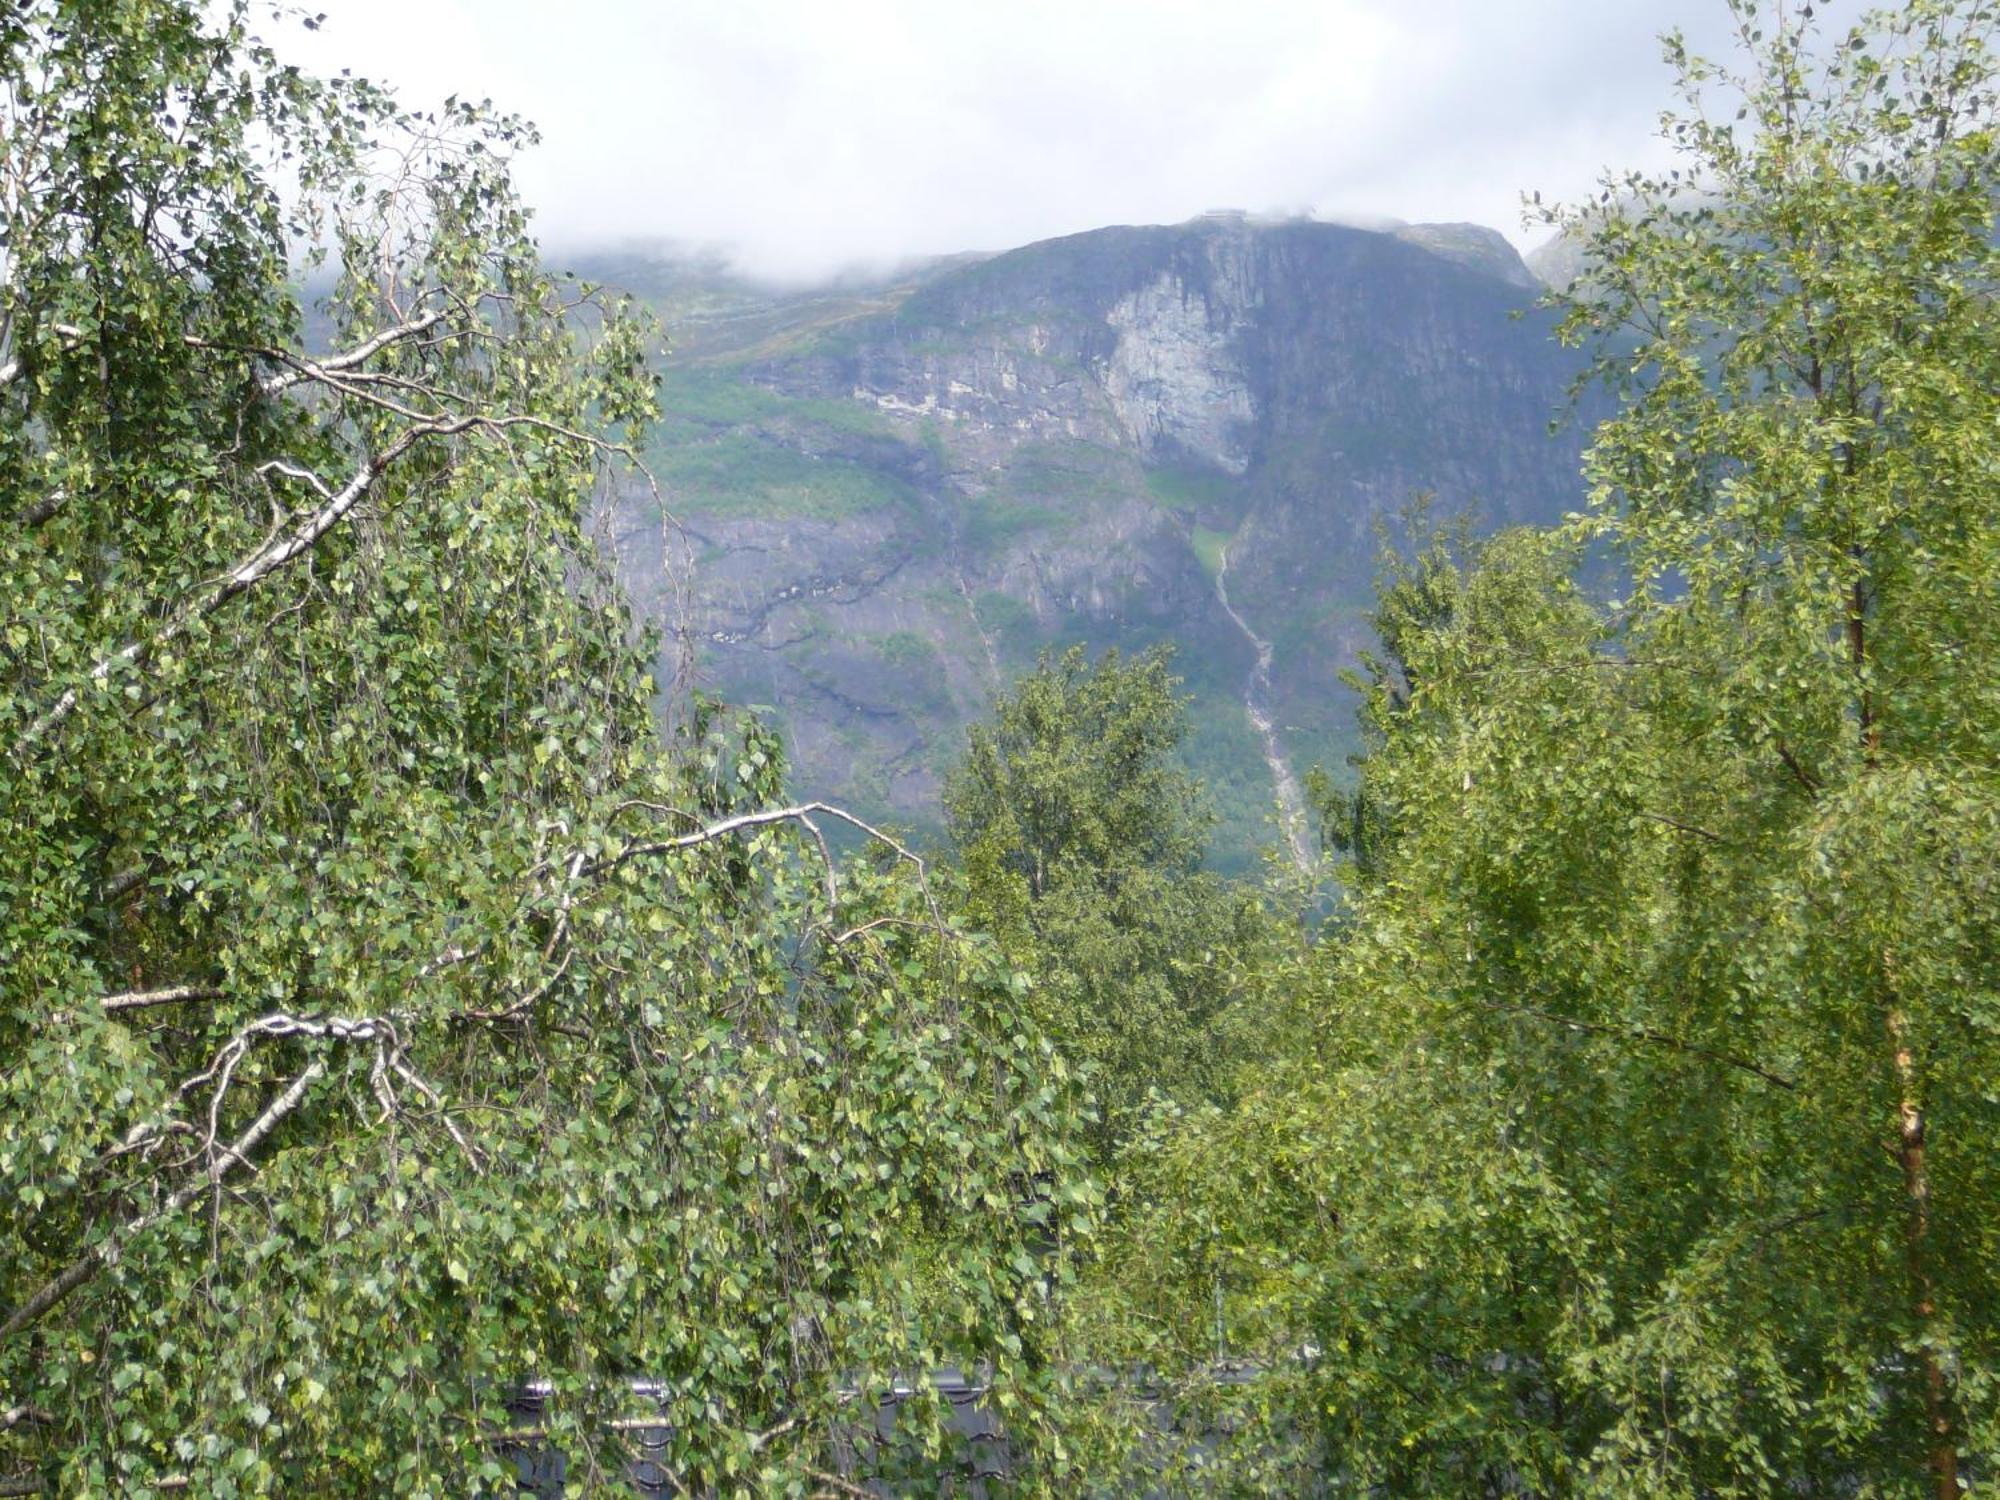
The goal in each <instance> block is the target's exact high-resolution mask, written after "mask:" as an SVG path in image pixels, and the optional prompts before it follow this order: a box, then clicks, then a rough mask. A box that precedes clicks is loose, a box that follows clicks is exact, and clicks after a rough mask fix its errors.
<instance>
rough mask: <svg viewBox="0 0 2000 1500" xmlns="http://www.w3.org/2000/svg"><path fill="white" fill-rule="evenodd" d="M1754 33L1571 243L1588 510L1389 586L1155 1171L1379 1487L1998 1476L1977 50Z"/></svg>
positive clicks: (1800, 1489)
mask: <svg viewBox="0 0 2000 1500" xmlns="http://www.w3.org/2000/svg"><path fill="white" fill-rule="evenodd" d="M1738 13H1739V16H1740V18H1741V24H1742V33H1743V35H1742V43H1743V56H1744V57H1746V58H1747V59H1748V67H1747V70H1746V72H1745V73H1744V74H1743V75H1741V76H1732V75H1730V74H1727V73H1724V72H1722V71H1721V70H1718V69H1716V68H1714V67H1712V66H1710V65H1708V64H1704V63H1701V62H1698V61H1696V60H1693V59H1690V58H1686V57H1685V56H1683V55H1682V54H1681V52H1680V49H1679V48H1678V46H1677V45H1674V46H1672V47H1670V55H1671V56H1673V58H1674V59H1675V61H1677V62H1678V63H1679V64H1680V66H1681V68H1682V73H1683V78H1684V80H1685V82H1686V83H1687V85H1688V87H1689V90H1690V105H1691V107H1690V109H1689V111H1688V112H1687V113H1686V114H1685V115H1684V116H1681V117H1677V118H1676V117H1670V119H1669V125H1668V129H1669V139H1670V140H1671V141H1673V142H1674V143H1676V144H1677V145H1678V146H1680V147H1681V148H1682V149H1683V150H1684V152H1685V153H1686V154H1685V157H1684V159H1683V169H1681V170H1676V171H1675V172H1673V173H1671V174H1669V175H1668V176H1667V177H1665V178H1663V179H1659V180H1652V179H1647V178H1644V177H1631V178H1626V179H1621V180H1619V181H1617V182H1614V183H1613V184H1611V185H1610V186H1609V187H1608V188H1607V191H1606V194H1605V196H1604V198H1603V199H1602V200H1600V201H1599V202H1598V203H1596V204H1594V205H1592V206H1590V207H1588V208H1586V209H1585V210H1583V211H1581V212H1578V213H1574V214H1569V215H1559V216H1558V222H1560V223H1561V224H1562V225H1564V227H1565V228H1566V231H1567V232H1568V233H1569V234H1570V235H1572V236H1573V237H1574V238H1575V239H1576V240H1577V241H1578V242H1579V243H1580V244H1581V245H1582V246H1583V247H1584V249H1585V270H1584V274H1583V276H1582V278H1581V279H1580V280H1579V281H1578V283H1577V284H1576V285H1575V286H1574V287H1572V288H1571V290H1570V293H1569V296H1568V299H1567V305H1568V308H1569V322H1568V329H1569V331H1570V333H1571V334H1572V335H1573V336H1575V337H1577V338H1579V339H1590V340H1595V341H1597V342H1598V344H1599V347H1600V348H1601V350H1602V369H1603V370H1604V372H1605V373H1606V374H1607V375H1608V376H1609V377H1610V378H1612V379H1613V380H1614V381H1615V382H1616V383H1617V385H1618V386H1619V388H1620V390H1621V392H1622V394H1623V398H1624V400H1623V406H1622V410H1621V413H1620V415H1619V416H1618V417H1616V418H1615V419H1614V420H1612V421H1610V422H1609V423H1607V424H1606V425H1605V426H1603V427H1602V428H1601V429H1600V430H1599V431H1598V433H1597V434H1596V438H1595V442H1594V445H1593V448H1592V450H1591V454H1590V458H1589V472H1590V476H1591V479H1592V481H1593V484H1594V502H1595V503H1594V507H1593V510H1592V512H1591V514H1590V515H1589V516H1587V517H1584V518H1581V519H1579V521H1578V522H1577V523H1576V524H1575V525H1574V526H1572V527H1571V528H1569V529H1568V530H1566V531H1564V532H1562V533H1558V534H1556V535H1553V536H1543V535H1535V534H1531V533H1515V534H1509V535H1506V536H1503V537H1500V538H1498V539H1496V540H1494V541H1492V542H1491V543H1490V544H1487V545H1484V546H1480V545H1478V544H1475V543H1472V542H1471V541H1469V539H1467V538H1466V537H1464V536H1463V535H1462V534H1457V535H1454V534H1453V533H1452V532H1450V531H1449V530H1440V531H1432V532H1427V533H1421V534H1420V535H1419V536H1418V538H1417V540H1416V543H1415V546H1414V552H1413V554H1411V555H1407V556H1405V558H1404V559H1403V560H1401V561H1400V562H1397V563H1396V564H1394V565H1393V566H1392V567H1391V569H1390V570H1389V572H1388V575H1387V576H1386V578H1385V584H1384V591H1383V597H1382V602H1381V605H1380V616H1379V618H1380V623H1381V626H1382V632H1381V633H1382V637H1383V639H1384V642H1385V652H1384V656H1383V659H1382V660H1381V661H1380V662H1379V663H1377V664H1376V669H1375V671H1374V674H1373V677H1372V681H1371V683H1370V695H1369V700H1368V706H1367V720H1368V727H1369V740H1370V744H1371V746H1372V753H1371V754H1370V755H1369V756H1368V757H1367V759H1366V761H1365V764H1364V766H1363V769H1362V774H1361V778H1360V782H1359V785H1358V787H1357V788H1356V789H1355V791H1354V792H1353V793H1351V794H1349V795H1347V796H1345V797H1341V798H1336V799H1330V800H1331V802H1332V804H1333V805H1332V810H1333V811H1334V812H1335V813H1336V814H1337V825H1338V826H1337V827H1335V828H1334V829H1333V830H1332V832H1333V833H1334V835H1335V841H1336V842H1337V843H1339V844H1341V845H1342V846H1344V847H1345V848H1346V849H1347V850H1348V851H1349V853H1350V855H1351V859H1350V862H1349V864H1348V866H1347V879H1348V883H1349V899H1348V903H1347V907H1346V910H1345V911H1344V913H1343V914H1342V917H1341V919H1340V921H1339V922H1338V924H1337V930H1336V931H1334V932H1333V933H1332V934H1331V935H1330V936H1329V939H1328V941H1327V942H1326V943H1325V944H1324V945H1323V947H1322V951H1321V953H1320V954H1319V956H1318V959H1317V961H1316V962H1315V964H1314V966H1313V971H1312V973H1311V974H1310V975H1308V976H1304V977H1302V979H1301V981H1300V982H1299V984H1298V985H1297V986H1296V987H1295V988H1293V989H1292V990H1291V992H1290V994H1289V996H1288V998H1287V1000H1286V1002H1285V1004H1284V1005H1283V1006H1282V1007H1281V1013H1282V1015H1283V1016H1285V1017H1288V1018H1289V1025H1284V1024H1275V1023H1274V1026H1273V1035H1274V1036H1275V1037H1277V1038H1278V1043H1277V1046H1276V1047H1275V1048H1274V1050H1273V1052H1272V1053H1271V1055H1269V1056H1268V1057H1267V1058H1265V1059H1264V1060H1263V1061H1262V1062H1261V1063H1260V1065H1259V1066H1258V1067H1257V1069H1256V1070H1255V1083H1254V1086H1253V1087H1251V1088H1250V1089H1248V1090H1247V1091H1246V1093H1245V1097H1244V1098H1243V1100H1242V1102H1241V1103H1240V1105H1239V1106H1238V1107H1237V1108H1235V1109H1234V1110H1232V1111H1229V1112H1227V1113H1224V1114H1216V1115H1211V1116H1208V1117H1206V1118H1204V1119H1200V1120H1197V1121H1195V1122H1193V1123H1192V1125H1191V1128H1190V1129H1189V1130H1187V1131H1186V1132H1185V1133H1183V1134H1182V1135H1181V1136H1180V1137H1179V1138H1178V1139H1177V1140H1175V1141H1172V1142H1170V1143H1169V1151H1168V1153H1167V1155H1166V1157H1165V1158H1164V1159H1165V1160H1166V1161H1167V1163H1168V1165H1169V1166H1170V1167H1171V1168H1172V1171H1173V1175H1172V1176H1171V1177H1169V1178H1168V1179H1166V1184H1167V1186H1166V1190H1165V1191H1163V1192H1162V1194H1161V1195H1160V1197H1159V1199H1158V1201H1159V1202H1160V1204H1161V1205H1162V1208H1161V1210H1160V1213H1159V1216H1158V1217H1159V1220H1160V1222H1161V1223H1163V1224H1165V1225H1167V1226H1168V1227H1171V1225H1172V1224H1173V1223H1174V1222H1180V1221H1188V1220H1190V1219H1191V1218H1192V1217H1193V1216H1192V1215H1191V1214H1190V1212H1189V1210H1188V1207H1187V1206H1186V1205H1187V1204H1193V1205H1196V1206H1199V1207H1200V1208H1201V1209H1202V1211H1203V1213H1204V1214H1205V1216H1206V1217H1207V1218H1208V1219H1209V1220H1212V1221H1219V1222H1223V1223H1227V1224H1230V1225H1232V1226H1235V1227H1236V1228H1237V1229H1239V1230H1243V1231H1246V1232H1247V1239H1246V1241H1245V1244H1244V1249H1245V1253H1244V1254H1243V1255H1242V1256H1241V1257H1240V1259H1241V1261H1242V1263H1243V1264H1244V1266H1245V1267H1246V1269H1247V1270H1248V1271H1252V1272H1255V1273H1256V1274H1254V1275H1251V1276H1248V1277H1246V1279H1245V1280H1244V1281H1243V1282H1242V1288H1243V1289H1242V1291H1241V1293H1240V1294H1239V1296H1238V1298H1237V1305H1238V1306H1239V1307H1240V1308H1241V1309H1242V1313H1241V1315H1240V1316H1239V1317H1238V1318H1237V1320H1236V1321H1237V1322H1238V1324H1239V1326H1246V1327H1247V1326H1254V1320H1255V1319H1259V1318H1261V1319H1262V1320H1263V1327H1264V1329H1265V1330H1266V1336H1265V1338H1264V1342H1263V1349H1264V1351H1265V1357H1266V1358H1268V1359H1269V1360H1270V1361H1271V1364H1272V1367H1273V1369H1275V1370H1283V1371H1286V1372H1287V1378H1286V1380H1285V1381H1284V1382H1274V1384H1273V1390H1274V1392H1275V1393H1276V1396H1277V1398H1278V1399H1277V1400H1275V1401H1274V1403H1273V1405H1274V1408H1275V1411H1276V1420H1277V1425H1278V1426H1280V1427H1281V1426H1282V1425H1283V1424H1284V1423H1285V1422H1290V1423H1292V1424H1294V1425H1296V1424H1300V1423H1306V1422H1310V1423H1313V1424H1315V1425H1316V1426H1317V1427H1318V1428H1319V1430H1320V1432H1321V1434H1322V1441H1323V1445H1324V1446H1323V1463H1324V1472H1325V1473H1327V1474H1329V1475H1332V1476H1337V1477H1338V1479H1339V1480H1340V1481H1342V1482H1343V1483H1347V1484H1351V1485H1354V1486H1356V1487H1368V1486H1378V1487H1381V1488H1382V1489H1384V1490H1386V1491H1388V1492H1391V1493H1399V1494H1401V1493H1470V1494H1495V1493H1512V1492H1521V1491H1525V1492H1529V1493H1564V1494H1567V1493H1604V1494H1616V1495H1631V1494H1661V1495H1706V1494H1763V1493H1786V1494H1797V1493H1814V1494H1826V1493H1867V1494H1885V1495H1886V1494H1920V1493H1927V1494H1934V1495H1939V1496H1943V1495H1952V1494H1957V1493H1959V1492H1960V1488H1961V1485H1962V1484H1973V1485H1975V1486H1977V1485H1979V1484H1984V1483H1987V1482H1990V1481H1991V1479H1992V1478H1993V1477H1994V1476H1995V1474H1996V1473H2000V1428H1996V1426H1995V1422H1994V1413H1995V1412H1996V1411H2000V1385H1996V1382H2000V1284H1996V1281H1995V1267H1996V1265H2000V1259H1996V1256H1995V1249H1996V1246H1995V1242H1994V1239H1993V1233H1994V1231H1993V1226H1994V1224H1995V1223H1996V1222H2000V1101H1996V1096H1995V1094H1994V1091H1993V1084H1992V1080H1993V1079H1994V1078H1995V1077H1996V1076H2000V1029H1997V1028H1996V1016H2000V1012H1996V1010H1995V988H1994V986H1995V975H1996V972H2000V970H1996V964H2000V931H1996V929H1995V926H1994V921H1993V910H1994V906H1993V897H1992V893H1993V890H1994V882H1995V879H1996V877H1997V876H2000V837H1996V835H2000V800H1996V798H2000V784H1996V782H1995V779H1994V768H1995V765H1996V763H2000V757H1996V751H2000V743H1996V740H1995V736H1996V735H2000V715H1996V709H1995V705H1996V704H1997V703H2000V679H1996V677H1995V671H1996V665H1995V664H1996V663H2000V590H1996V583H2000V576H1997V575H1996V571H1995V570H1996V568H2000V531H1996V529H1995V527H1994V525H1993V515H1992V506H1993V500H1994V495H1995V493H1996V484H2000V328H1996V325H1995V313H1994V307H1993V288H1994V287H1995V285H1996V284H2000V280H1996V278H2000V256H1996V253H1995V250H1994V244H1993V213H1994V190H1995V170H1994V169H1995V148H1996V136H1995V133H1994V127H1995V119H1994V94H1993V80H1994V75H1993V66H1992V59H1991V55H1990V53H1989V51H1988V45H1989V42H1990V40H1991V38H1992V33H1993V28H1994V24H1995V12H1994V9H1993V7H1992V6H1990V5H1988V4H1983V3H1971V0H1962V3H1932V0H1914V3H1911V4H1908V5H1906V6H1904V7H1903V8H1901V9H1900V10H1898V11H1895V12H1893V13H1889V14H1884V15H1878V16H1875V17H1872V18H1870V19H1868V20H1867V21H1864V22H1863V23H1861V24H1860V25H1858V26H1857V27H1855V28H1854V29H1853V30H1852V31H1847V32H1833V31H1828V30H1825V29H1822V28H1821V27H1820V26H1819V24H1818V23H1817V22H1816V21H1815V19H1814V18H1813V16H1812V13H1811V10H1810V8H1804V9H1798V10H1792V9H1787V10H1785V11H1782V12H1777V13H1774V12H1772V11H1771V10H1770V8H1768V7H1759V6H1752V5H1748V4H1744V5H1742V6H1740V7H1739V11H1738ZM1723 100H1728V101H1729V107H1730V108H1735V107H1736V105H1737V103H1738V102H1739V101H1740V105H1741V110H1742V113H1741V114H1740V115H1739V116H1738V117H1737V120H1738V122H1740V123H1738V122H1729V123H1725V122H1724V120H1718V119H1717V117H1716V114H1715V113H1714V112H1713V111H1714V110H1715V107H1716V106H1717V105H1718V104H1719V103H1720V102H1721V101H1723ZM1704 106H1706V108H1707V109H1708V110H1709V111H1710V112H1704ZM1725 115H1726V112H1725ZM1607 560H1608V561H1610V562H1612V563H1614V564H1616V566H1617V567H1618V568H1620V569H1622V576H1623V578H1624V580H1625V582H1624V583H1623V584H1622V585H1620V586H1619V588H1618V591H1619V592H1621V593H1623V594H1625V595H1626V596H1627V597H1625V598H1622V599H1620V600H1616V601H1612V602H1609V603H1606V602H1601V600H1600V599H1598V598H1596V597H1593V593H1594V591H1593V590H1586V589H1585V588H1583V587H1581V586H1580V585H1579V584H1578V582H1577V581H1576V580H1577V579H1578V578H1580V577H1583V576H1601V574H1602V571H1603V568H1602V564H1603V563H1604V562H1605V561H1607ZM1587 562H1588V563H1590V564H1591V566H1590V567H1588V568H1586V566H1585V564H1586V563H1587ZM1176 1194H1178V1195H1179V1197H1178V1198H1177V1197H1176ZM1177 1205H1179V1206H1177ZM1170 1209H1171V1210H1172V1211H1171V1212H1169V1210H1170ZM1133 1248H1134V1250H1135V1251H1136V1252H1140V1253H1143V1252H1144V1251H1145V1250H1146V1248H1147V1241H1146V1240H1145V1239H1144V1238H1143V1237H1142V1238H1140V1239H1139V1240H1138V1241H1136V1242H1135V1245H1134V1247H1133ZM1188 1253H1189V1250H1188V1247H1186V1246H1185V1245H1183V1246H1179V1247H1170V1248H1166V1249H1163V1250H1162V1252H1161V1253H1160V1254H1159V1256H1158V1259H1157V1261H1156V1262H1155V1263H1154V1264H1153V1267H1152V1271H1153V1274H1152V1277H1151V1279H1150V1280H1148V1281H1146V1283H1145V1284H1147V1285H1152V1286H1156V1285H1161V1284H1167V1277H1166V1272H1167V1270H1168V1269H1169V1268H1171V1267H1172V1266H1173V1265H1174V1264H1175V1263H1176V1262H1177V1260H1178V1259H1180V1258H1181V1257H1184V1256H1185V1255H1186V1254H1188ZM1135 1280H1136V1278H1135ZM1195 1292H1196V1289H1194V1288H1189V1289H1188V1295H1185V1296H1184V1297H1183V1298H1182V1300H1181V1304H1180V1305H1181V1308H1182V1313H1181V1316H1182V1317H1183V1318H1185V1319H1187V1320H1189V1321H1192V1320H1193V1318H1194V1317H1195V1316H1197V1311H1196V1310H1197V1309H1198V1308H1199V1307H1200V1305H1201V1304H1200V1301H1199V1300H1198V1298H1197V1296H1196V1295H1195ZM1302 1337H1306V1338H1309V1342H1310V1349H1311V1352H1310V1355H1309V1356H1308V1357H1306V1358H1303V1359H1300V1358H1298V1357H1297V1356H1296V1355H1291V1356H1288V1354H1287V1352H1286V1351H1287V1350H1288V1349H1296V1347H1297V1341H1298V1340H1300V1339H1301V1338H1302ZM1301 1369H1303V1371H1304V1373H1303V1374H1295V1373H1294V1372H1298V1371H1300V1370H1301Z"/></svg>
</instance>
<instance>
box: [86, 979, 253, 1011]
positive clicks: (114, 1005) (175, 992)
mask: <svg viewBox="0 0 2000 1500" xmlns="http://www.w3.org/2000/svg"><path fill="white" fill-rule="evenodd" d="M227 993H228V991H227V990H222V989H218V988H216V986H214V985H212V984H177V985H174V986H173V987H172V988H170V989H164V990H126V991H125V992H123V993H122V994H117V995H106V996H105V997H104V999H103V1000H101V1001H100V1002H98V1003H99V1004H100V1005H102V1006H103V1008H104V1009H105V1010H106V1011H109V1012H113V1013H116V1012H118V1011H121V1010H145V1009H148V1008H149V1007H151V1006H155V1005H181V1004H185V1003H189V1002H192V1001H197V1000H220V999H221V998H222V997H223V996H224V995H226V994H227Z"/></svg>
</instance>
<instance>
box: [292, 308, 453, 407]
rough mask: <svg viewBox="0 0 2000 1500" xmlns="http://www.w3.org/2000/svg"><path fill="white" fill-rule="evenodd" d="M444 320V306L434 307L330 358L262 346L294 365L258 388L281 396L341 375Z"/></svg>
mask: <svg viewBox="0 0 2000 1500" xmlns="http://www.w3.org/2000/svg"><path fill="white" fill-rule="evenodd" d="M443 321H444V310H443V309H442V308H433V309H432V310H431V311H430V312H427V313H423V314H420V315H419V316H417V317H414V318H411V319H410V320H409V321H408V322H406V323H398V324H397V325H396V326H395V327H393V328H385V329H383V330H382V331H381V332H380V333H378V334H376V335H375V337H373V338H372V339H369V340H368V341H367V342H365V343H361V344H357V345H355V346H354V347H353V348H352V349H350V350H348V351H347V352H346V353H345V354H336V355H334V356H332V357H331V358H328V359H320V360H312V359H301V358H299V357H298V356H297V355H295V354H290V353H287V352H286V351H285V350H282V349H259V350H257V351H255V352H256V353H257V354H259V355H260V356H262V357H263V358H265V359H269V360H273V361H275V362H277V363H280V364H284V365H288V366H290V368H289V369H287V370H285V371H284V372H283V373H282V374H278V375H273V376H271V377H270V378H269V379H268V380H263V381H260V382H259V383H258V389H259V390H261V391H262V392H263V393H264V394H265V395H266V396H277V395H281V394H283V393H284V392H286V391H288V390H290V389H291V388H292V387H293V386H295V385H300V384H303V383H304V382H306V381H309V380H325V379H326V378H327V377H329V376H332V375H338V374H340V373H341V372H342V371H343V370H352V369H354V368H355V366H357V365H362V364H366V363H367V362H368V361H369V360H371V359H373V358H374V357H375V356H376V355H377V354H380V353H381V352H382V351H383V350H384V349H386V348H388V347H389V346H390V345H391V344H394V343H398V342H400V341H401V340H403V339H409V338H415V337H416V336H417V335H418V334H421V333H425V332H427V331H429V330H430V329H432V328H435V327H436V326H437V325H438V324H439V323H441V322H443Z"/></svg>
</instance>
